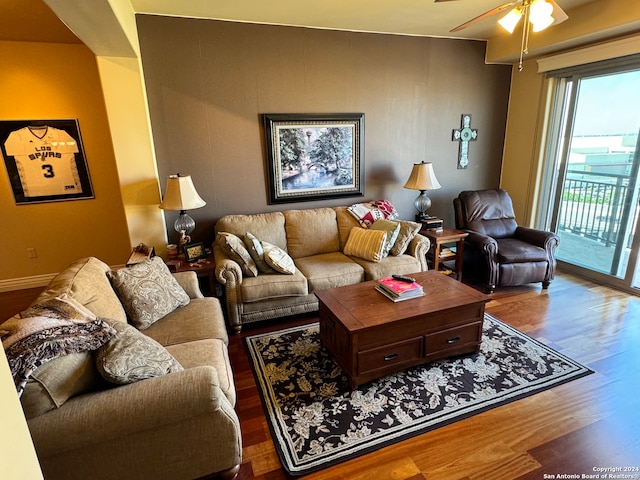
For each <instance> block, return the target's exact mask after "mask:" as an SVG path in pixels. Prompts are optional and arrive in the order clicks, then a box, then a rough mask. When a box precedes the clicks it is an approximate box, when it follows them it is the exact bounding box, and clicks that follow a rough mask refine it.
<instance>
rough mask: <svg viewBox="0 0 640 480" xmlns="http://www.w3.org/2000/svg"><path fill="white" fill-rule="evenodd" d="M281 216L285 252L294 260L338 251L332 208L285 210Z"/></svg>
mask: <svg viewBox="0 0 640 480" xmlns="http://www.w3.org/2000/svg"><path fill="white" fill-rule="evenodd" d="M283 214H284V216H285V230H286V232H287V252H288V253H289V255H291V257H293V258H294V259H296V258H301V257H308V256H311V255H318V254H321V253H330V252H338V251H340V242H339V240H338V224H337V222H336V212H335V211H334V210H333V209H332V208H313V209H309V210H286V211H284V212H283ZM264 240H266V239H264Z"/></svg>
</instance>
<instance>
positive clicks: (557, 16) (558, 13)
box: [547, 0, 569, 25]
mask: <svg viewBox="0 0 640 480" xmlns="http://www.w3.org/2000/svg"><path fill="white" fill-rule="evenodd" d="M547 2H549V3H550V4H551V5H552V6H553V13H551V16H552V17H553V23H552V24H551V25H557V24H559V23H562V22H564V21H565V20H567V19H568V18H569V15H567V14H566V13H565V12H564V10H562V8H560V5H558V4H557V3H556V2H555V1H554V0H547Z"/></svg>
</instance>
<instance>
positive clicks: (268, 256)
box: [262, 242, 296, 275]
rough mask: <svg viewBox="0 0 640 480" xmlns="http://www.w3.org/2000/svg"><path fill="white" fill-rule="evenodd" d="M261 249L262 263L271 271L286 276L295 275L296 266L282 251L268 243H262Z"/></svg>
mask: <svg viewBox="0 0 640 480" xmlns="http://www.w3.org/2000/svg"><path fill="white" fill-rule="evenodd" d="M262 248H263V249H264V261H265V262H267V265H269V266H270V267H271V268H272V269H273V270H275V271H276V272H278V273H284V274H287V275H293V274H294V273H296V265H295V263H293V259H292V258H291V257H290V256H289V254H287V252H285V251H284V250H283V249H281V248H280V247H277V246H275V245H272V244H270V243H269V242H262Z"/></svg>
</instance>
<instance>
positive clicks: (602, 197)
mask: <svg viewBox="0 0 640 480" xmlns="http://www.w3.org/2000/svg"><path fill="white" fill-rule="evenodd" d="M555 85H556V92H555V94H556V95H555V99H556V100H555V105H554V109H553V117H552V121H551V129H550V131H551V136H550V139H549V140H550V141H549V146H550V149H549V151H548V153H547V159H546V162H545V165H546V166H547V167H546V173H545V178H546V181H545V186H544V188H543V191H544V192H545V193H546V195H547V197H548V199H549V200H548V204H547V208H546V209H545V210H544V211H543V212H544V214H545V215H546V217H547V218H545V219H543V220H545V223H546V224H547V225H548V226H549V228H551V229H552V230H554V231H556V232H557V233H558V235H559V236H560V247H559V249H558V260H559V261H560V262H563V263H565V264H566V265H569V266H572V267H574V268H575V269H577V270H584V271H585V272H588V273H589V274H590V275H589V276H596V277H598V276H600V277H601V278H602V280H603V282H606V283H609V284H612V285H614V286H621V287H625V288H628V289H639V288H640V273H639V272H640V263H639V262H637V257H638V250H639V244H640V235H638V233H639V228H638V223H639V222H638V215H639V212H640V209H639V203H638V191H639V188H638V185H639V181H638V177H639V175H638V172H639V169H640V145H639V132H640V66H637V67H636V68H632V67H629V66H624V67H620V66H618V67H609V68H606V67H599V68H596V69H591V70H586V69H583V70H582V71H574V72H565V73H564V74H562V73H560V74H558V75H557V76H556V78H555ZM636 265H638V266H636Z"/></svg>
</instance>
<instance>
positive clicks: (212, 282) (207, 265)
mask: <svg viewBox="0 0 640 480" xmlns="http://www.w3.org/2000/svg"><path fill="white" fill-rule="evenodd" d="M175 260H176V262H172V259H169V260H165V262H166V264H167V266H168V267H169V270H171V271H172V272H174V273H177V272H196V275H197V276H198V278H208V279H209V293H211V294H212V295H214V296H218V295H217V291H216V290H217V288H216V285H217V284H216V276H215V272H216V263H215V261H214V260H213V253H210V254H209V255H207V257H206V258H203V259H201V260H199V261H195V262H187V261H185V259H184V255H178V257H177V258H176V259H175Z"/></svg>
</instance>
